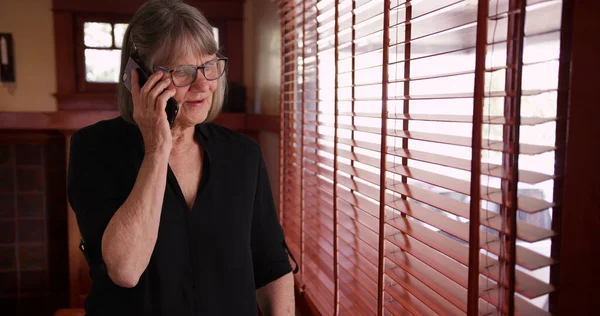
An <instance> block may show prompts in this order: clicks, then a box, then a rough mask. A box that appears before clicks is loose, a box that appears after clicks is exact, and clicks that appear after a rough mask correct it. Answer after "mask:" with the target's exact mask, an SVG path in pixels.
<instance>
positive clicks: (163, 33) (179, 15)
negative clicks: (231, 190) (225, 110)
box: [117, 0, 227, 124]
mask: <svg viewBox="0 0 600 316" xmlns="http://www.w3.org/2000/svg"><path fill="white" fill-rule="evenodd" d="M134 42H135V44H134ZM134 45H135V46H134ZM136 49H137V54H138V55H139V57H140V58H141V59H142V62H144V63H145V65H146V67H147V68H148V69H153V68H154V66H156V65H161V64H165V63H168V62H170V61H173V60H177V59H179V58H181V57H182V56H184V55H186V54H190V53H191V54H198V53H200V54H204V55H213V54H217V53H218V52H219V48H218V47H217V42H216V41H215V38H214V36H213V31H212V26H211V25H210V24H209V23H208V21H207V20H206V18H205V17H204V15H203V14H202V13H200V11H198V9H196V8H194V7H192V6H190V5H187V4H185V3H183V2H181V1H180V0H150V1H148V2H146V3H145V4H144V5H142V6H141V7H140V8H139V10H138V11H137V12H136V13H135V15H134V16H133V18H132V19H131V22H130V23H129V26H128V27H127V30H126V31H125V35H124V37H123V49H122V52H121V70H120V72H119V78H123V72H124V71H125V66H126V65H127V61H128V60H129V56H130V55H131V54H132V53H134V52H135V51H136ZM128 75H129V74H128ZM226 88H227V76H226V74H224V75H223V76H221V78H219V79H218V83H217V88H216V90H215V91H214V92H213V98H212V104H211V107H210V110H209V112H208V116H207V118H206V121H207V122H210V121H212V120H214V119H215V118H216V117H217V115H218V114H219V112H220V111H221V108H222V107H223V100H224V99H225V90H226ZM117 99H118V104H119V112H121V117H123V119H125V121H127V122H129V123H132V124H135V122H134V120H133V101H132V98H131V93H130V92H129V91H128V90H127V88H125V86H124V85H123V84H122V83H120V84H119V85H118V90H117Z"/></svg>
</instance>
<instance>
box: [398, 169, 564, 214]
mask: <svg viewBox="0 0 600 316" xmlns="http://www.w3.org/2000/svg"><path fill="white" fill-rule="evenodd" d="M390 171H391V172H394V173H397V174H399V175H401V176H405V177H408V178H411V179H414V180H419V181H422V182H425V183H428V184H431V185H435V186H438V187H441V188H444V189H448V190H451V191H455V192H458V193H461V194H465V195H469V194H470V190H471V189H470V182H469V181H467V180H459V179H456V178H453V177H448V176H444V175H440V174H438V173H434V172H429V171H425V170H422V169H419V168H414V167H408V166H395V167H394V168H393V169H391V168H390ZM481 199H482V200H485V201H490V202H493V203H497V204H502V192H501V191H500V189H499V188H493V187H486V186H481ZM552 206H554V205H553V203H550V202H546V201H544V200H541V199H536V198H533V197H529V196H526V195H522V194H520V195H519V200H518V208H519V210H521V211H524V212H527V213H536V212H539V211H543V210H545V209H547V208H550V207H552Z"/></svg>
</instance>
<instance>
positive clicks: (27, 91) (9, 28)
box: [0, 0, 56, 112]
mask: <svg viewBox="0 0 600 316" xmlns="http://www.w3.org/2000/svg"><path fill="white" fill-rule="evenodd" d="M51 7H52V0H2V1H0V32H1V33H12V35H13V41H14V45H15V48H14V54H15V63H16V67H15V73H16V83H9V84H7V83H0V111H19V112H48V111H56V101H55V99H54V97H53V96H52V94H53V93H55V92H56V62H55V58H54V27H53V22H52V11H51Z"/></svg>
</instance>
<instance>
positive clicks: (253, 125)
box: [246, 114, 280, 134]
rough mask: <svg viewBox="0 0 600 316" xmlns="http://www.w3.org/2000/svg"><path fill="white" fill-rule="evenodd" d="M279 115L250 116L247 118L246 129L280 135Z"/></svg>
mask: <svg viewBox="0 0 600 316" xmlns="http://www.w3.org/2000/svg"><path fill="white" fill-rule="evenodd" d="M279 121H280V118H279V116H278V115H265V114H248V116H247V117H246V129H248V130H251V131H258V132H271V133H277V134H279V129H280V127H279Z"/></svg>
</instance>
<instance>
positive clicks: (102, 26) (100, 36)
mask: <svg viewBox="0 0 600 316" xmlns="http://www.w3.org/2000/svg"><path fill="white" fill-rule="evenodd" d="M126 29H127V24H125V23H102V22H85V23H84V24H83V34H84V37H83V42H84V45H85V50H84V54H85V80H86V81H87V82H103V83H116V82H118V80H119V67H120V64H121V47H122V46H121V45H122V43H123V35H124V34H125V30H126Z"/></svg>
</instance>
